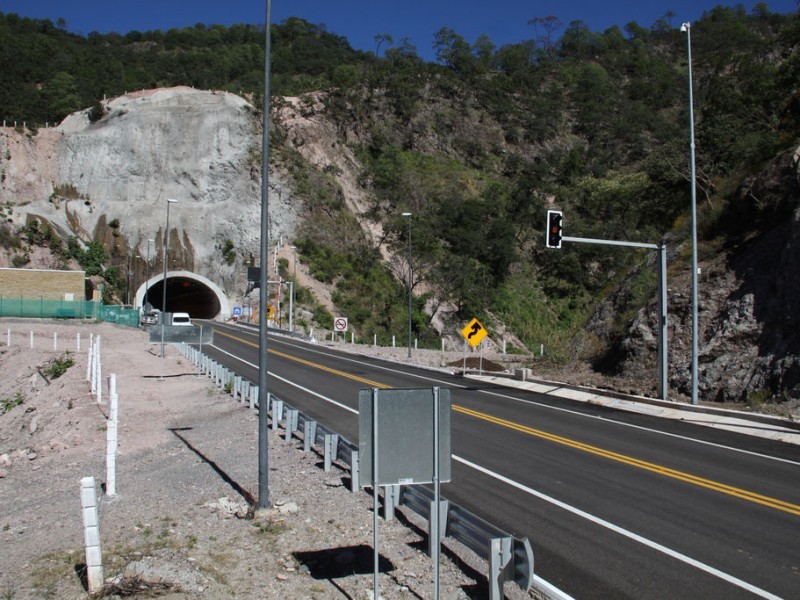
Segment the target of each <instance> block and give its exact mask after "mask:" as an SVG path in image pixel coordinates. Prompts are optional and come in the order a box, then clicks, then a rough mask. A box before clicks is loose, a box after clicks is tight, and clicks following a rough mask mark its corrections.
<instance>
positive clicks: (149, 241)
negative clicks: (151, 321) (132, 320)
mask: <svg viewBox="0 0 800 600" xmlns="http://www.w3.org/2000/svg"><path fill="white" fill-rule="evenodd" d="M155 243H156V241H155V240H154V239H152V238H148V239H147V283H146V284H145V286H144V302H143V304H144V309H145V311H149V310H152V306H153V305H152V304H151V305H150V308H149V309H148V308H147V305H148V303H149V302H150V278H151V277H152V265H151V264H150V244H155Z"/></svg>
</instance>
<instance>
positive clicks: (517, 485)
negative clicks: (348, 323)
mask: <svg viewBox="0 0 800 600" xmlns="http://www.w3.org/2000/svg"><path fill="white" fill-rule="evenodd" d="M212 346H213V344H212ZM213 347H214V348H216V349H217V350H219V351H220V352H222V353H223V354H226V355H228V356H230V357H232V358H235V359H237V360H239V361H240V362H242V363H244V364H246V365H249V366H251V367H254V368H258V367H257V366H256V365H254V364H253V363H251V362H248V361H246V360H243V359H241V358H239V357H237V356H235V355H233V354H231V353H230V352H227V351H225V350H222V349H221V348H218V347H217V346H213ZM270 375H271V376H273V377H275V378H276V379H279V380H281V381H283V382H284V383H286V384H288V385H292V386H294V387H296V388H298V389H300V390H303V391H304V392H306V393H309V394H311V395H313V396H316V397H317V398H320V399H322V400H325V401H326V402H330V403H331V404H334V405H336V406H338V407H340V408H343V409H345V410H347V411H349V412H351V413H354V414H358V411H357V410H355V409H353V408H350V407H349V406H346V405H344V404H341V403H339V402H337V401H336V400H333V399H331V398H328V397H326V396H323V395H322V394H318V393H317V392H314V391H312V390H309V389H307V388H305V387H303V386H301V385H298V384H296V383H294V382H291V381H289V380H288V379H284V378H283V377H280V376H279V375H275V374H274V373H270ZM452 457H453V460H456V461H458V462H460V463H461V464H463V465H465V466H467V467H470V468H472V469H475V470H476V471H478V472H480V473H483V474H484V475H487V476H489V477H492V478H494V479H497V480H498V481H501V482H503V483H505V484H506V485H510V486H511V487H514V488H516V489H518V490H520V491H522V492H525V493H526V494H529V495H531V496H535V497H536V498H539V499H540V500H544V501H545V502H548V503H550V504H553V505H555V506H557V507H558V508H560V509H562V510H565V511H567V512H570V513H572V514H574V515H576V516H578V517H581V518H583V519H586V520H587V521H590V522H592V523H594V524H595V525H599V526H600V527H605V528H606V529H609V530H611V531H613V532H614V533H616V534H618V535H621V536H623V537H626V538H628V539H631V540H633V541H635V542H638V543H640V544H642V545H644V546H647V547H648V548H651V549H653V550H656V551H657V552H661V553H662V554H666V555H667V556H669V557H671V558H674V559H676V560H679V561H681V562H683V563H686V564H688V565H690V566H692V567H694V568H696V569H699V570H700V571H704V572H705V573H708V574H709V575H713V576H714V577H717V578H719V579H722V580H723V581H727V582H728V583H730V584H732V585H735V586H737V587H740V588H742V589H744V590H747V591H748V592H751V593H753V594H755V595H757V596H760V597H762V598H769V599H770V600H782V599H781V597H780V596H776V595H774V594H772V593H770V592H768V591H766V590H762V589H761V588H759V587H756V586H754V585H752V584H750V583H747V582H746V581H743V580H741V579H739V578H738V577H734V576H733V575H728V574H727V573H725V572H723V571H720V570H719V569H715V568H714V567H712V566H710V565H707V564H705V563H702V562H700V561H699V560H696V559H694V558H691V557H689V556H686V555H685V554H682V553H680V552H678V551H676V550H672V549H670V548H667V547H666V546H664V545H662V544H659V543H658V542H654V541H652V540H649V539H647V538H646V537H643V536H641V535H639V534H637V533H633V532H632V531H628V530H627V529H624V528H622V527H620V526H619V525H614V524H613V523H610V522H608V521H606V520H605V519H601V518H600V517H595V516H594V515H591V514H589V513H587V512H586V511H583V510H581V509H579V508H576V507H574V506H572V505H570V504H567V503H565V502H562V501H561V500H557V499H555V498H553V497H552V496H548V495H547V494H544V493H542V492H538V491H536V490H534V489H533V488H530V487H528V486H526V485H523V484H521V483H519V482H517V481H514V480H513V479H509V478H508V477H505V476H504V475H500V474H499V473H495V472H494V471H490V470H489V469H487V468H485V467H481V466H480V465H477V464H475V463H473V462H471V461H469V460H467V459H465V458H461V457H460V456H457V455H455V454H453V455H452ZM537 579H539V580H540V581H541V582H543V583H544V584H546V585H550V586H552V584H549V583H548V582H547V581H545V580H544V579H541V578H537Z"/></svg>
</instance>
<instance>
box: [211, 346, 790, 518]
mask: <svg viewBox="0 0 800 600" xmlns="http://www.w3.org/2000/svg"><path fill="white" fill-rule="evenodd" d="M216 334H218V335H224V336H226V337H229V338H232V339H235V340H237V341H239V342H242V343H244V344H249V345H250V346H253V347H256V348H257V347H258V344H256V343H253V342H250V341H248V340H244V339H242V338H240V337H237V336H234V335H231V334H229V333H225V332H223V331H220V330H217V331H216ZM268 351H269V353H271V354H275V355H277V356H281V357H283V358H286V359H288V360H293V361H295V362H298V363H301V364H304V365H307V366H309V367H313V368H315V369H320V370H322V371H326V372H328V373H332V374H333V375H338V376H340V377H346V378H348V379H352V380H354V381H358V382H360V383H364V384H366V385H368V386H369V387H376V388H380V389H388V388H389V387H390V386H387V385H384V384H382V383H379V382H377V381H372V380H370V379H366V378H364V377H359V376H357V375H352V374H351V373H347V372H345V371H340V370H338V369H331V368H330V367H326V366H325V365H321V364H319V363H315V362H312V361H310V360H305V359H302V358H298V357H296V356H291V355H289V354H286V353H284V352H279V351H277V350H268ZM452 409H453V410H454V411H455V412H459V413H461V414H464V415H467V416H470V417H474V418H476V419H480V420H482V421H486V422H488V423H493V424H494V425H499V426H501V427H506V428H508V429H512V430H514V431H518V432H520V433H524V434H527V435H531V436H534V437H538V438H540V439H543V440H548V441H550V442H554V443H556V444H561V445H563V446H568V447H570V448H574V449H576V450H581V451H583V452H588V453H589V454H594V455H595V456H600V457H603V458H607V459H609V460H613V461H616V462H619V463H622V464H626V465H629V466H632V467H636V468H638V469H643V470H645V471H650V472H651V473H656V474H658V475H663V476H664V477H670V478H672V479H677V480H679V481H683V482H685V483H690V484H692V485H696V486H699V487H702V488H706V489H708V490H713V491H715V492H719V493H721V494H726V495H728V496H733V497H736V498H740V499H742V500H747V501H748V502H754V503H755V504H760V505H762V506H766V507H768V508H774V509H775V510H780V511H782V512H787V513H789V514H792V515H798V516H800V505H798V504H792V503H791V502H785V501H783V500H778V499H776V498H771V497H769V496H764V495H762V494H757V493H755V492H749V491H747V490H743V489H741V488H737V487H733V486H730V485H726V484H724V483H718V482H716V481H712V480H710V479H705V478H703V477H698V476H696V475H691V474H690V473H684V472H683V471H678V470H676V469H670V468H669V467H664V466H661V465H657V464H655V463H651V462H647V461H645V460H639V459H638V458H633V457H631V456H627V455H625V454H620V453H618V452H612V451H611V450H605V449H604V448H598V447H597V446H592V445H590V444H584V443H583V442H578V441H576V440H572V439H569V438H565V437H562V436H560V435H555V434H552V433H548V432H546V431H542V430H540V429H534V428H532V427H527V426H525V425H520V424H519V423H515V422H513V421H508V420H506V419H501V418H499V417H494V416H492V415H488V414H486V413H482V412H478V411H476V410H471V409H469V408H465V407H463V406H459V405H457V404H453V405H452Z"/></svg>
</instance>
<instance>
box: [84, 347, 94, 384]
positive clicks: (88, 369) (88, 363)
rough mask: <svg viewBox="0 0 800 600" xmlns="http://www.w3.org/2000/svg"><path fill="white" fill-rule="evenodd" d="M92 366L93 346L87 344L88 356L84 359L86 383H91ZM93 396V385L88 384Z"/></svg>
mask: <svg viewBox="0 0 800 600" xmlns="http://www.w3.org/2000/svg"><path fill="white" fill-rule="evenodd" d="M93 366H94V344H92V342H91V341H90V342H89V356H88V357H87V359H86V381H89V382H92V367H93ZM89 385H90V387H91V391H92V393H93V394H94V383H90V384H89Z"/></svg>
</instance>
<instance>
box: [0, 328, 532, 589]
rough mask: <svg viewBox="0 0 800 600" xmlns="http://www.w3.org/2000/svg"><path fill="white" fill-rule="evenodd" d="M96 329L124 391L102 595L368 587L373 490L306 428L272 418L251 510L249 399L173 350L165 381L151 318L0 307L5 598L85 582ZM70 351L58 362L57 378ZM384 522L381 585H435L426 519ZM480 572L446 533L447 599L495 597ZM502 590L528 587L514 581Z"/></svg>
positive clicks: (100, 413) (253, 458)
mask: <svg viewBox="0 0 800 600" xmlns="http://www.w3.org/2000/svg"><path fill="white" fill-rule="evenodd" d="M8 332H10V334H11V336H10V341H11V343H10V345H9V344H7V341H8ZM31 332H32V339H33V348H31V341H30V340H31ZM78 334H80V339H81V349H80V351H78V350H77V342H78ZM90 336H92V338H95V336H100V338H101V347H102V354H101V355H102V365H103V374H104V375H108V374H111V373H113V374H115V375H116V380H117V390H118V394H119V398H120V400H119V422H120V425H119V451H118V452H119V453H118V457H117V483H116V492H117V493H116V495H115V496H114V497H109V496H102V497H101V501H100V513H101V517H100V536H101V542H102V551H103V567H104V577H105V579H106V582H107V586H106V591H105V593H106V594H107V596H109V597H123V596H128V595H140V596H141V597H146V595H147V594H150V595H159V596H161V597H167V598H279V597H280V598H289V599H292V598H296V599H301V598H302V599H304V598H352V599H361V598H371V597H372V577H373V575H372V560H373V557H372V543H373V527H372V498H371V495H369V494H366V493H363V492H359V493H351V492H350V491H349V490H348V489H347V487H346V486H345V483H344V479H345V475H346V473H345V472H344V471H342V470H339V469H338V468H334V469H333V470H332V471H330V472H328V473H325V472H324V470H323V469H322V468H321V462H322V459H321V457H320V456H319V455H317V454H315V453H313V452H312V453H303V452H302V442H300V441H298V440H294V441H292V442H285V441H284V440H283V438H282V435H281V434H282V431H281V432H270V434H269V465H270V472H269V487H270V500H271V503H272V505H273V506H272V508H271V509H270V510H268V511H265V512H264V513H263V514H259V515H257V516H255V517H254V516H253V514H252V510H251V505H252V502H253V499H254V498H255V497H256V496H257V492H258V485H257V473H258V460H257V447H258V430H257V425H258V416H257V414H256V413H255V412H253V411H250V410H249V409H247V408H245V407H244V406H243V405H242V404H240V403H237V402H236V401H234V400H233V399H231V398H230V396H229V395H227V394H223V393H222V392H221V391H219V390H217V389H216V388H215V387H214V386H213V385H212V384H211V382H210V381H209V380H208V379H206V378H205V377H201V376H199V375H197V374H196V372H195V369H194V367H193V365H191V364H189V363H188V361H186V359H184V358H183V357H181V356H180V355H179V353H178V352H177V350H176V349H174V348H171V347H168V348H167V353H166V359H165V360H164V363H163V364H164V367H163V368H164V375H165V377H164V379H163V380H160V379H159V375H160V373H161V365H162V361H161V359H160V358H159V356H158V348H157V346H151V345H150V344H149V343H148V341H147V334H146V333H144V332H142V331H132V330H130V329H129V328H123V327H119V326H115V325H112V324H108V323H101V324H91V323H62V322H58V323H56V322H52V323H48V322H42V321H17V320H8V319H2V320H0V369H1V371H0V372H2V373H3V376H2V378H0V401H2V405H0V507H1V510H0V545H2V548H3V551H2V552H0V596H2V597H3V598H14V599H18V598H19V599H21V598H59V599H61V598H84V597H86V596H87V594H86V592H85V590H84V587H83V585H82V579H81V570H82V565H83V563H84V559H85V557H84V552H83V533H82V524H81V517H80V497H79V482H80V479H81V478H82V477H86V476H90V475H91V476H94V477H96V479H97V481H98V482H102V481H104V479H105V447H106V431H105V429H106V426H105V423H106V416H107V413H108V405H107V401H106V400H105V399H104V400H103V403H102V404H98V403H97V400H96V398H95V397H94V396H93V395H92V394H91V393H90V391H89V385H88V382H87V381H86V361H87V352H86V349H87V348H88V342H89V338H90ZM54 346H55V348H54ZM69 359H71V360H72V361H73V362H74V364H73V366H71V367H68V368H67V369H66V371H65V372H64V373H63V374H62V375H61V376H59V377H57V378H53V377H49V376H48V373H49V368H50V366H52V365H53V364H55V363H62V364H63V363H64V362H67V361H68V360H69ZM445 493H446V491H445ZM379 527H380V528H379V533H380V544H381V545H380V549H381V557H382V560H384V561H385V562H384V563H382V564H384V565H385V566H386V569H385V570H383V572H382V573H381V583H380V585H381V595H382V597H384V598H430V597H432V596H433V570H432V564H431V559H430V558H429V557H428V556H427V555H426V554H425V553H424V552H423V551H422V549H423V548H424V547H425V544H426V541H425V536H424V534H423V533H422V529H423V528H424V527H423V524H422V523H420V522H418V520H417V519H416V517H414V516H413V515H406V514H405V513H403V514H401V518H399V519H397V520H395V521H392V522H386V521H384V520H381V521H380V526H379ZM485 573H486V567H485V564H484V563H483V561H481V560H480V559H478V558H477V557H476V556H474V554H472V553H471V552H470V551H468V550H467V549H465V548H463V547H461V546H460V545H459V544H456V543H454V542H452V541H447V542H445V544H444V548H443V559H442V561H441V566H440V586H441V597H442V598H448V599H456V598H483V597H486V590H487V583H486V579H485ZM506 591H507V595H508V597H510V598H523V597H527V595H526V594H523V593H522V591H521V590H519V588H517V587H516V586H514V585H513V584H510V585H507V586H506Z"/></svg>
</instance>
